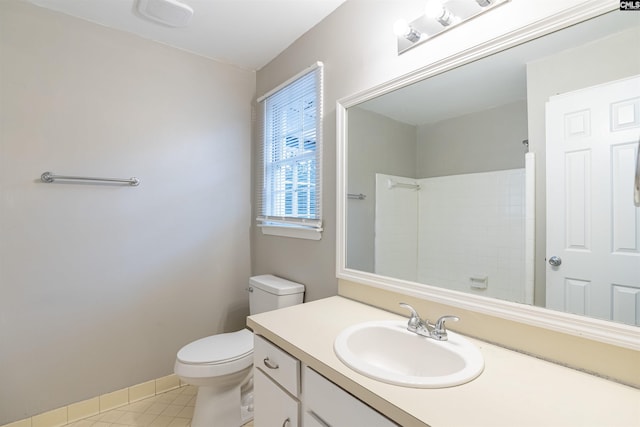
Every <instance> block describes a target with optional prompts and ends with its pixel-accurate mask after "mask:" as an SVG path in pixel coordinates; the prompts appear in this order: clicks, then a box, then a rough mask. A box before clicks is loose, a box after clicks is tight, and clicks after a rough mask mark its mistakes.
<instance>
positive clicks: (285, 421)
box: [265, 359, 291, 427]
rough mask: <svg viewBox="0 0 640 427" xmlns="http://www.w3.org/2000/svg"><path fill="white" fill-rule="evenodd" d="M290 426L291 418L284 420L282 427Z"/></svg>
mask: <svg viewBox="0 0 640 427" xmlns="http://www.w3.org/2000/svg"><path fill="white" fill-rule="evenodd" d="M265 360H266V359H265ZM290 425H291V421H290V420H289V418H287V419H286V420H284V422H283V423H282V427H289V426H290Z"/></svg>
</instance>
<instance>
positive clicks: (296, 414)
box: [253, 335, 399, 427]
mask: <svg viewBox="0 0 640 427" xmlns="http://www.w3.org/2000/svg"><path fill="white" fill-rule="evenodd" d="M253 354H254V356H253V357H254V380H253V381H254V396H255V397H254V425H255V427H280V426H282V427H298V426H302V427H353V426H367V427H399V426H398V424H395V423H394V422H392V421H391V420H389V419H388V418H386V417H385V416H383V415H382V414H380V413H379V412H377V411H375V410H374V409H372V408H371V407H369V406H367V405H366V404H364V403H362V402H361V401H360V400H358V399H357V398H355V397H353V396H352V395H351V394H349V393H347V392H346V391H344V390H343V389H341V388H340V387H338V386H337V385H335V384H333V383H332V382H331V381H329V380H327V379H326V378H324V377H323V376H322V375H320V374H318V373H317V372H316V371H314V370H313V369H311V368H309V367H307V366H303V365H302V364H301V362H300V361H299V360H298V359H296V358H295V357H293V356H291V355H290V354H288V353H287V352H285V351H283V350H282V349H280V348H279V347H277V346H276V345H274V344H273V343H271V342H269V341H267V340H266V339H264V338H263V337H261V336H259V335H255V338H254V350H253Z"/></svg>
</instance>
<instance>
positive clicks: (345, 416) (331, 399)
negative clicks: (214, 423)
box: [256, 367, 399, 427]
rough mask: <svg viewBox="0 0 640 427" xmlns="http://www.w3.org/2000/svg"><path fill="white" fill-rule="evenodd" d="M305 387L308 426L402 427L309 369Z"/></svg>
mask: <svg viewBox="0 0 640 427" xmlns="http://www.w3.org/2000/svg"><path fill="white" fill-rule="evenodd" d="M302 388H303V396H304V404H305V409H304V412H305V413H304V420H305V427H309V426H321V427H325V426H329V427H354V426H367V427H399V426H398V424H396V423H394V422H393V421H391V420H390V419H388V418H387V417H385V416H384V415H382V414H380V413H379V412H377V411H376V410H374V409H372V408H371V407H369V406H367V405H366V404H365V403H363V402H361V401H360V400H358V399H356V398H355V397H353V396H352V395H350V394H349V393H347V392H346V391H344V390H342V389H341V388H340V387H338V386H337V385H335V384H333V383H332V382H330V381H329V380H327V379H326V378H324V377H323V376H321V375H320V374H318V373H316V372H315V371H313V370H311V369H309V368H308V367H305V368H304V377H303V380H302ZM307 423H308V424H307ZM274 425H275V424H274ZM256 427H259V426H258V425H257V424H256Z"/></svg>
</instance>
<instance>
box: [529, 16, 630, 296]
mask: <svg viewBox="0 0 640 427" xmlns="http://www.w3.org/2000/svg"><path fill="white" fill-rule="evenodd" d="M638 40H640V30H638V29H637V28H635V29H630V30H625V31H621V32H619V33H617V34H614V35H612V36H608V37H605V38H603V39H601V40H598V41H595V42H592V43H589V44H587V45H585V46H582V47H579V48H576V49H571V50H568V51H564V52H561V53H559V54H557V55H553V56H549V57H547V58H544V59H541V60H538V61H535V62H532V63H530V64H527V102H528V115H529V118H528V123H529V147H530V150H531V151H532V152H533V153H535V155H536V174H535V175H536V257H535V259H536V266H535V278H536V279H535V280H536V284H535V291H536V295H535V301H536V304H537V305H544V303H545V298H546V293H545V275H546V263H545V258H546V232H547V229H546V207H547V204H546V180H545V175H546V173H545V171H546V169H545V164H546V161H545V156H546V149H545V143H546V138H545V124H544V123H545V103H546V102H547V101H548V100H549V97H550V96H553V95H557V94H560V93H566V92H571V91H574V90H578V89H582V88H585V87H589V86H594V85H597V84H601V83H605V82H608V81H612V80H618V79H622V78H625V77H629V76H633V75H636V74H640V55H637V54H631V52H630V50H629V49H630V46H634V45H637V43H638Z"/></svg>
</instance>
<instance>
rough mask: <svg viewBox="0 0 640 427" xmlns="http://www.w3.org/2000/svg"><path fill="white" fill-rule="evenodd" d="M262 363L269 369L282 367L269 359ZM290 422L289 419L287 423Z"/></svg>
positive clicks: (266, 358)
mask: <svg viewBox="0 0 640 427" xmlns="http://www.w3.org/2000/svg"><path fill="white" fill-rule="evenodd" d="M262 363H264V366H266V367H267V368H269V369H278V368H279V367H280V366H278V364H277V363H273V362H272V361H271V360H269V358H268V357H265V358H264V360H263V361H262ZM288 420H289V419H288V418H287V420H286V421H288ZM286 421H285V422H286Z"/></svg>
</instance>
